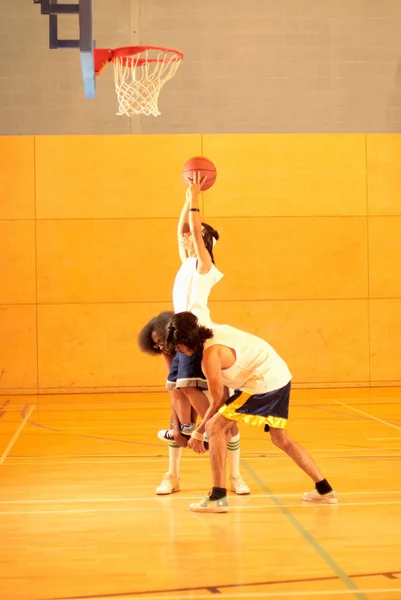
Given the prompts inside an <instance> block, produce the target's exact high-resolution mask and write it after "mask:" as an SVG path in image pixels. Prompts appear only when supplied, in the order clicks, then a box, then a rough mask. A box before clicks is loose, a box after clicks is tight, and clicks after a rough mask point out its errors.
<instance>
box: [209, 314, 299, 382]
mask: <svg viewBox="0 0 401 600" xmlns="http://www.w3.org/2000/svg"><path fill="white" fill-rule="evenodd" d="M212 329H213V333H214V336H213V338H212V339H210V340H206V343H205V346H204V350H206V348H209V347H210V346H214V345H216V344H221V345H223V346H228V348H232V349H233V350H235V354H236V360H235V363H234V364H233V366H232V367H230V368H229V369H223V370H222V371H221V375H222V378H223V382H224V385H226V386H227V387H228V388H230V389H232V390H243V391H245V392H248V393H251V394H263V393H264V392H272V391H274V390H278V389H280V388H282V387H284V386H285V385H287V383H288V382H289V381H291V373H290V371H289V369H288V366H287V364H286V363H285V361H284V360H283V359H282V358H281V356H279V355H278V354H277V352H276V351H275V350H274V348H273V347H272V346H270V344H268V343H267V342H265V341H264V340H262V338H260V337H257V336H256V335H252V334H251V333H247V332H245V331H241V329H236V328H235V327H231V326H230V325H214V326H213V328H212Z"/></svg>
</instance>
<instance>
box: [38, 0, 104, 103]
mask: <svg viewBox="0 0 401 600" xmlns="http://www.w3.org/2000/svg"><path fill="white" fill-rule="evenodd" d="M33 2H34V4H40V5H41V13H42V14H43V15H48V17H49V48H51V49H52V50H53V49H57V48H79V53H80V59H81V69H82V79H83V82H84V90H85V96H86V97H87V98H95V96H96V78H95V66H94V60H93V49H94V47H95V41H94V40H93V32H92V0H78V3H74V4H71V3H66V2H63V3H59V2H58V0H33ZM69 15H71V16H75V17H76V18H77V19H78V25H79V39H75V40H62V39H59V37H58V17H59V16H69Z"/></svg>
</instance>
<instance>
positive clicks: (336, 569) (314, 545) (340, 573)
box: [241, 460, 368, 600]
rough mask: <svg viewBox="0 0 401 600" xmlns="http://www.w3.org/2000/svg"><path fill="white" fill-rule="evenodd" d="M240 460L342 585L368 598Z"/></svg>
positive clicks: (245, 463) (267, 487) (358, 596)
mask: <svg viewBox="0 0 401 600" xmlns="http://www.w3.org/2000/svg"><path fill="white" fill-rule="evenodd" d="M241 462H242V464H243V465H244V466H245V468H246V470H247V471H248V473H249V474H250V475H251V476H252V477H253V479H254V480H255V481H256V482H257V483H258V484H259V485H260V487H261V488H262V489H264V490H265V492H267V493H268V494H270V497H271V500H272V502H274V504H275V505H276V506H277V507H278V508H279V509H280V511H281V512H282V513H283V515H284V516H285V517H286V519H287V520H288V521H289V522H290V523H291V524H292V525H294V527H295V528H296V529H297V531H298V533H300V534H301V535H302V537H303V538H304V539H305V540H306V541H307V542H309V544H310V545H311V546H312V548H313V549H314V550H315V551H316V553H317V554H318V555H319V556H320V558H322V559H323V560H324V562H325V563H326V564H327V565H328V566H329V567H330V568H331V570H332V571H334V573H336V575H337V576H338V578H339V579H341V581H342V582H343V583H344V585H345V586H346V587H347V588H348V589H349V590H351V591H352V592H353V594H354V595H355V597H356V598H358V599H359V600H368V599H367V597H366V596H365V595H364V593H363V592H360V591H359V588H358V586H357V585H356V583H355V582H354V581H352V579H350V578H349V577H348V575H347V573H346V572H345V571H343V569H342V568H341V567H340V565H339V564H337V563H336V561H335V560H334V559H333V558H332V557H331V556H330V554H329V553H328V552H327V551H326V550H325V549H324V548H323V546H321V545H320V544H319V542H318V541H317V540H316V539H315V538H314V537H313V535H312V534H311V533H309V531H308V530H307V529H305V527H304V526H303V525H302V524H301V523H300V522H299V521H298V519H297V518H296V517H295V516H294V515H293V514H292V513H291V512H290V511H289V510H288V508H290V507H287V506H285V505H284V504H283V503H282V502H281V500H280V498H278V497H277V496H276V495H275V494H274V493H273V491H272V490H271V489H270V488H269V486H268V485H266V484H265V482H264V481H262V479H260V477H259V475H258V474H257V473H255V471H254V470H253V469H252V467H251V466H250V465H248V464H247V462H246V461H244V460H243V461H241ZM334 506H335V505H334ZM342 506H343V504H342ZM286 595H289V594H286Z"/></svg>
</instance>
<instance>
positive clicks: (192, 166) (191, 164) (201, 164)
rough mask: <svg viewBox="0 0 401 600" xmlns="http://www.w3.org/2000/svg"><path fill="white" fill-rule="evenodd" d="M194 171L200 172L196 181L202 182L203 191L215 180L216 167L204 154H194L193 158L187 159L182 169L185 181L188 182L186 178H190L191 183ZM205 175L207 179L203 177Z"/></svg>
mask: <svg viewBox="0 0 401 600" xmlns="http://www.w3.org/2000/svg"><path fill="white" fill-rule="evenodd" d="M194 173H198V174H200V175H199V178H197V183H200V182H203V183H202V192H205V191H206V190H208V189H209V188H210V187H212V185H213V184H214V182H215V181H216V176H217V172H216V167H215V166H214V164H213V163H212V161H211V160H209V159H208V158H205V157H204V156H195V157H194V158H190V159H189V160H187V162H186V163H185V165H184V167H183V169H182V177H183V179H184V181H185V183H188V179H190V180H191V183H192V177H193V174H194ZM205 176H207V179H205Z"/></svg>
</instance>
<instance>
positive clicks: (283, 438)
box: [270, 429, 289, 450]
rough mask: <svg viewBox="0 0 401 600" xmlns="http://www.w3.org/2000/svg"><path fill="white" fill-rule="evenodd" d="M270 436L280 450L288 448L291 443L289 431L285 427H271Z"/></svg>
mask: <svg viewBox="0 0 401 600" xmlns="http://www.w3.org/2000/svg"><path fill="white" fill-rule="evenodd" d="M270 437H271V440H272V442H273V444H274V445H275V446H277V448H280V450H286V449H287V447H288V444H289V439H288V437H287V432H286V431H284V429H270Z"/></svg>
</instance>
